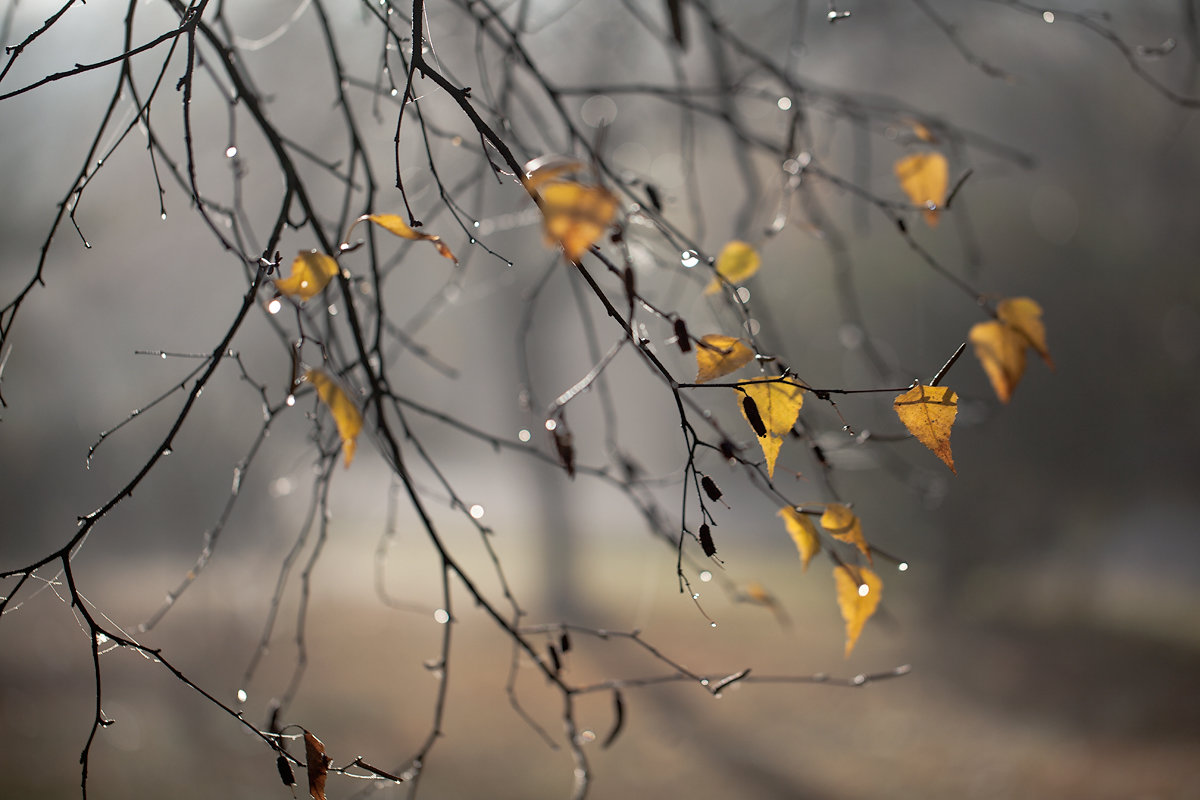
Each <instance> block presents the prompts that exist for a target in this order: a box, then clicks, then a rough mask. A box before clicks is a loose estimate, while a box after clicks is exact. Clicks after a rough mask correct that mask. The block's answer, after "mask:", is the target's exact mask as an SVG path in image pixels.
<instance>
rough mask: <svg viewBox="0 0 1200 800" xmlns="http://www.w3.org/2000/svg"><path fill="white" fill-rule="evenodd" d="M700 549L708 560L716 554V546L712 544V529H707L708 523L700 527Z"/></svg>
mask: <svg viewBox="0 0 1200 800" xmlns="http://www.w3.org/2000/svg"><path fill="white" fill-rule="evenodd" d="M700 549H701V550H703V551H704V555H706V556H708V557H709V558H712V557H713V556H715V555H716V554H717V546H716V544H714V543H713V538H712V529H711V528H709V527H708V523H704V524H702V525H701V526H700Z"/></svg>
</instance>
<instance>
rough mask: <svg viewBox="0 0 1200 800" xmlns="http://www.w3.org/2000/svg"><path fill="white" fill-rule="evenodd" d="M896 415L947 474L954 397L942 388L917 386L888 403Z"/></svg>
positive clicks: (955, 406)
mask: <svg viewBox="0 0 1200 800" xmlns="http://www.w3.org/2000/svg"><path fill="white" fill-rule="evenodd" d="M892 408H894V409H895V410H896V415H897V416H898V417H900V421H901V422H903V423H904V427H905V428H908V432H909V433H911V434H912V435H913V436H915V437H916V438H917V441H919V442H920V443H921V444H923V445H925V446H926V447H928V448H929V449H930V450H932V451H933V454H934V455H936V456H937V457H938V458H940V459H941V460H942V461H944V462H945V464H946V466H947V467H949V468H950V471H951V472H953V473H955V474H956V475H957V474H958V470H956V469H955V468H954V456H953V455H951V454H950V428H951V427H952V426H953V425H954V419H955V417H957V416H958V395H957V394H955V393H954V392H953V390H951V389H950V388H948V387H946V386H924V385H922V384H919V383H918V384H917V385H916V386H914V387H913V388H911V389H909V390H908V391H907V392H905V393H904V394H901V395H899V396H897V397H896V399H895V400H894V401H893V402H892Z"/></svg>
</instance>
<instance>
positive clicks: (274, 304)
mask: <svg viewBox="0 0 1200 800" xmlns="http://www.w3.org/2000/svg"><path fill="white" fill-rule="evenodd" d="M282 308H283V303H281V302H279V298H278V297H276V298H273V299H272V300H271V302H269V303H267V313H268V314H278V313H279V311H280V309H282Z"/></svg>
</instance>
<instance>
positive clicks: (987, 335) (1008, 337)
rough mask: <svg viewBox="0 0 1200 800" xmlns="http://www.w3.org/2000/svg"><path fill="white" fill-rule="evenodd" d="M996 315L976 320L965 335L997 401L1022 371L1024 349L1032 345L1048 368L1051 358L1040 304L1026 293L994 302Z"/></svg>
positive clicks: (1009, 391)
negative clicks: (972, 346) (989, 318)
mask: <svg viewBox="0 0 1200 800" xmlns="http://www.w3.org/2000/svg"><path fill="white" fill-rule="evenodd" d="M996 316H997V317H998V319H994V320H989V321H987V322H980V323H979V324H977V325H975V326H974V327H973V328H971V333H970V335H969V338H970V340H971V344H973V345H974V346H975V355H976V357H977V358H978V359H979V361H980V363H981V364H983V370H984V372H986V373H987V376H988V380H990V381H991V384H992V389H994V390H995V392H996V397H998V398H999V399H1000V402H1002V403H1007V402H1008V401H1009V400H1010V399H1011V398H1012V395H1013V392H1014V391H1015V390H1016V388H1017V384H1018V383H1020V381H1021V376H1023V375H1024V374H1025V351H1026V349H1027V348H1030V347H1032V348H1033V349H1034V350H1035V351H1037V353H1038V354H1039V355H1040V356H1041V357H1042V359H1043V360H1044V361H1045V362H1046V364H1047V365H1049V366H1050V368H1051V369H1053V368H1054V361H1053V359H1051V358H1050V351H1049V349H1047V347H1046V328H1045V325H1044V324H1043V323H1042V307H1041V306H1039V305H1038V304H1037V303H1036V302H1035V301H1033V300H1031V299H1029V298H1028V297H1014V298H1010V299H1008V300H1002V301H1001V302H1000V303H999V304H997V306H996Z"/></svg>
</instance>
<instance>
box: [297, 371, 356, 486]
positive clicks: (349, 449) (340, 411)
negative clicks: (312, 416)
mask: <svg viewBox="0 0 1200 800" xmlns="http://www.w3.org/2000/svg"><path fill="white" fill-rule="evenodd" d="M304 378H305V380H307V381H308V382H309V383H311V384H312V385H313V386H314V387H316V390H317V396H318V397H320V398H321V402H323V403H324V404H325V405H326V406H327V407H328V408H329V413H330V414H331V415H332V416H333V422H334V424H335V425H337V431H338V436H339V437H340V438H341V440H342V452H343V453H344V454H345V459H346V466H347V467H348V466H350V462H351V461H353V460H354V451H355V449H356V448H357V446H358V445H357V443H358V434H359V432H360V431H362V422H363V421H362V414H361V413H359V410H358V406H357V405H355V404H354V401H353V400H351V399H350V395H348V394H347V393H346V390H345V389H343V388H342V387H341V384H339V383H338V382H337V381H336V380H335V379H334V378H332V377H330V376H329V375H326V374H325V373H324V372H320V371H319V370H313V369H310V370H309V371H308V372H306V373H304Z"/></svg>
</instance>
